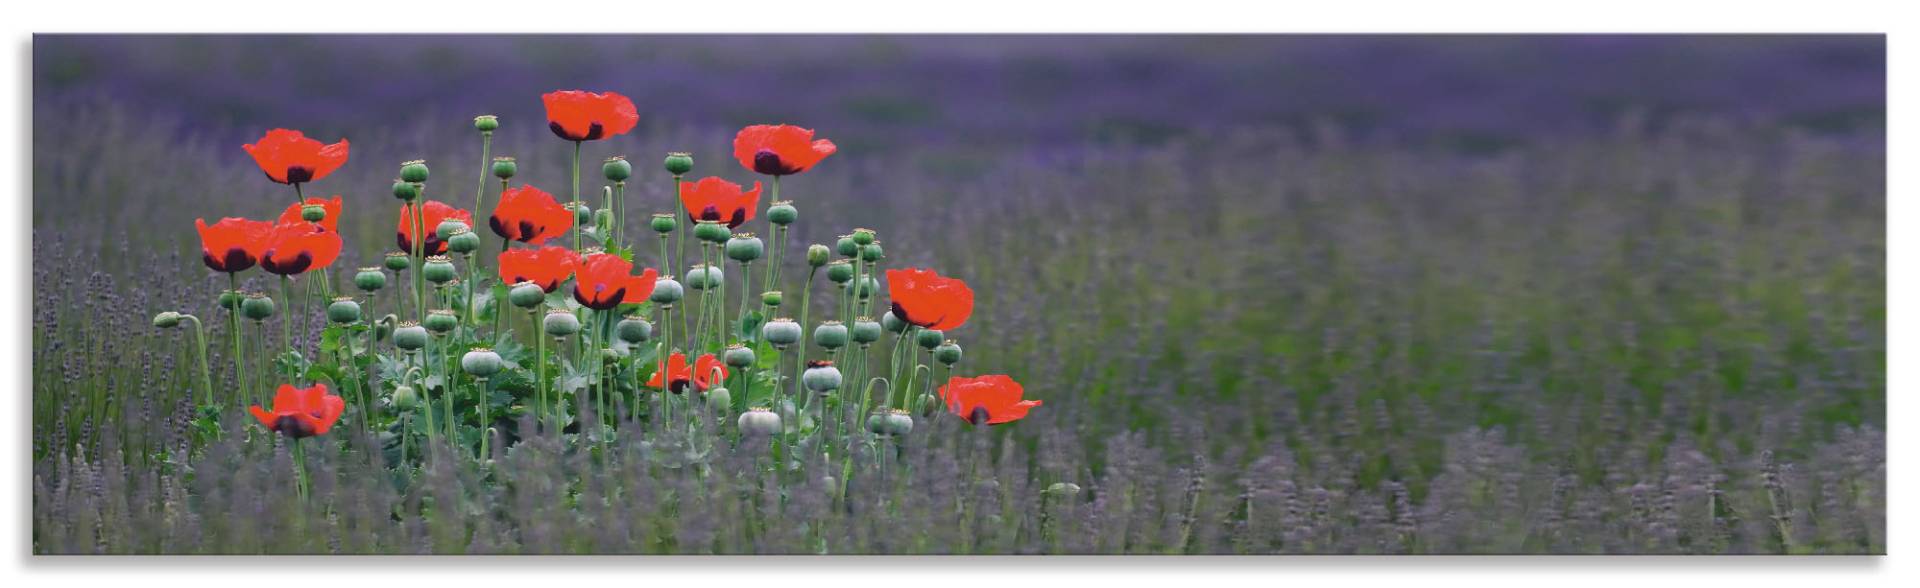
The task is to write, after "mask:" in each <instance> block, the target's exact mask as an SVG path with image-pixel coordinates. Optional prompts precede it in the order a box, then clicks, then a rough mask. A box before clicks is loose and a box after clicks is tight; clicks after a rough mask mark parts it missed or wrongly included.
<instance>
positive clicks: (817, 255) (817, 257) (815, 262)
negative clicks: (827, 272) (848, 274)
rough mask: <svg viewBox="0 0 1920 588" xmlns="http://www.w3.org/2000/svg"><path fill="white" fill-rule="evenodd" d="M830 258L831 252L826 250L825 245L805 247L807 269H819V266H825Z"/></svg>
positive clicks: (831, 256)
mask: <svg viewBox="0 0 1920 588" xmlns="http://www.w3.org/2000/svg"><path fill="white" fill-rule="evenodd" d="M832 258H833V252H832V251H830V250H828V249H827V246H826V245H821V244H819V243H814V244H812V245H808V246H807V266H808V267H820V266H823V265H826V264H827V261H828V260H831V259H832Z"/></svg>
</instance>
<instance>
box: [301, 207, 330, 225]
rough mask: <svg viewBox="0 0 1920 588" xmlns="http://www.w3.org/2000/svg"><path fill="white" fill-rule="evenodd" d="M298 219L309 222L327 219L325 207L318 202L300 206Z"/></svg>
mask: <svg viewBox="0 0 1920 588" xmlns="http://www.w3.org/2000/svg"><path fill="white" fill-rule="evenodd" d="M300 220H303V221H307V222H310V223H317V222H320V221H323V220H327V207H325V206H321V205H318V204H308V205H306V206H302V207H300Z"/></svg>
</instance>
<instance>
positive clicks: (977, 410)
mask: <svg viewBox="0 0 1920 588" xmlns="http://www.w3.org/2000/svg"><path fill="white" fill-rule="evenodd" d="M989 420H992V419H991V418H989V417H988V416H987V407H984V406H976V407H973V413H971V414H969V415H967V422H969V423H973V424H975V425H984V424H987V421H989Z"/></svg>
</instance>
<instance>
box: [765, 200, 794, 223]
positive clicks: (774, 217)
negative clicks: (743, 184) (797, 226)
mask: <svg viewBox="0 0 1920 588" xmlns="http://www.w3.org/2000/svg"><path fill="white" fill-rule="evenodd" d="M796 220H800V210H799V209H797V208H794V207H793V203H792V202H789V201H786V200H782V201H779V202H775V203H773V206H769V207H767V222H770V223H773V224H776V225H781V226H786V225H790V224H793V221H796Z"/></svg>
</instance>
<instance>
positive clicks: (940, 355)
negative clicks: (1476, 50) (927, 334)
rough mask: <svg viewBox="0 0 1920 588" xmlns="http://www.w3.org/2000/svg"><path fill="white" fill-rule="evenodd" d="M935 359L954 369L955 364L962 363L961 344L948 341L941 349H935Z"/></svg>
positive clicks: (941, 345)
mask: <svg viewBox="0 0 1920 588" xmlns="http://www.w3.org/2000/svg"><path fill="white" fill-rule="evenodd" d="M933 358H934V359H935V360H938V361H939V362H940V363H944V364H947V367H953V364H956V363H960V344H959V343H955V342H954V341H953V340H952V339H948V340H947V342H945V343H941V344H940V346H939V347H935V348H933Z"/></svg>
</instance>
